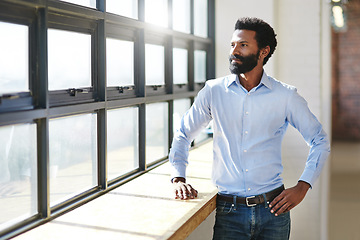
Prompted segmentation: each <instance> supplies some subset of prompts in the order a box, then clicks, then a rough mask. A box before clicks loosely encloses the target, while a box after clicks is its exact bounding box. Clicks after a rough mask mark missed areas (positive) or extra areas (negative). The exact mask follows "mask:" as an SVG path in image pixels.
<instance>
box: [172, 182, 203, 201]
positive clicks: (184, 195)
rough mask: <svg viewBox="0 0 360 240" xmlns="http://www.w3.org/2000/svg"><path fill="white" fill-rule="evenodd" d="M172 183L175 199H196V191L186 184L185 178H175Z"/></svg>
mask: <svg viewBox="0 0 360 240" xmlns="http://www.w3.org/2000/svg"><path fill="white" fill-rule="evenodd" d="M172 183H173V186H174V192H175V198H176V199H181V200H187V199H193V198H196V197H197V195H198V191H197V190H195V189H194V188H193V187H192V186H191V185H190V184H187V183H186V180H185V178H183V177H175V178H173V179H172Z"/></svg>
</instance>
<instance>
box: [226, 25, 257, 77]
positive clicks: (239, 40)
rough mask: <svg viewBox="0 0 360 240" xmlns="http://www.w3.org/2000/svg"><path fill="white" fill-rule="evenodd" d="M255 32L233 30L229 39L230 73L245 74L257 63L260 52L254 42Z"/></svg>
mask: <svg viewBox="0 0 360 240" xmlns="http://www.w3.org/2000/svg"><path fill="white" fill-rule="evenodd" d="M255 34H256V33H255V31H251V30H235V32H234V34H233V36H232V39H231V50H230V56H229V61H230V67H229V69H230V72H231V73H233V74H237V75H239V74H242V73H247V72H250V71H251V70H253V69H254V68H255V67H256V66H257V65H258V63H259V61H258V60H259V56H260V50H259V48H258V45H257V42H256V40H255Z"/></svg>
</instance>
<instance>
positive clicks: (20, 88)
mask: <svg viewBox="0 0 360 240" xmlns="http://www.w3.org/2000/svg"><path fill="white" fill-rule="evenodd" d="M0 32H1V33H2V34H1V37H0V52H1V58H0V95H2V94H6V93H15V92H26V91H29V45H28V42H29V40H28V39H29V38H28V35H29V33H28V27H27V26H24V25H20V24H12V23H5V22H0Z"/></svg>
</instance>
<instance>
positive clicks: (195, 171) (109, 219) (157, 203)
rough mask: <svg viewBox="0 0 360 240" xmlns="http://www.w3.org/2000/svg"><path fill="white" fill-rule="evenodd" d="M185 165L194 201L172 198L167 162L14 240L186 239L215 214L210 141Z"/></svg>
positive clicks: (215, 191) (197, 150)
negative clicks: (193, 188)
mask: <svg viewBox="0 0 360 240" xmlns="http://www.w3.org/2000/svg"><path fill="white" fill-rule="evenodd" d="M189 163H190V164H189V167H188V170H187V176H188V177H187V182H189V183H190V184H191V185H192V186H194V187H195V188H196V189H197V190H198V191H199V196H198V198H196V199H192V200H186V201H182V200H177V199H174V195H173V194H174V193H173V188H172V185H171V183H170V175H169V172H170V168H169V163H166V164H163V165H161V166H160V167H157V168H155V169H153V170H152V171H150V172H148V173H146V174H143V175H142V176H140V177H138V178H136V179H134V180H132V181H130V182H128V183H126V184H124V185H122V186H120V187H118V188H116V189H114V190H112V191H110V192H109V193H107V194H105V195H104V196H101V197H99V198H97V199H95V200H93V201H91V202H89V203H87V204H85V205H83V206H81V207H79V208H77V209H75V210H73V211H71V212H69V213H66V214H64V215H62V216H60V217H58V218H56V219H55V220H53V221H50V222H48V223H46V224H44V225H41V226H39V227H37V228H35V229H32V230H30V231H28V232H26V233H24V234H22V235H19V236H18V237H16V238H15V239H17V240H20V239H37V240H41V239H44V240H45V239H46V240H48V239H52V240H56V239H61V240H63V239H128V240H131V239H136V240H139V239H185V238H186V237H187V236H188V235H189V234H190V233H191V232H192V231H193V230H194V229H195V228H196V227H197V226H198V225H200V223H201V222H202V221H203V220H205V218H206V217H207V216H208V215H209V214H210V213H211V212H212V211H213V210H214V209H215V205H216V193H217V189H216V187H215V186H213V184H212V183H211V179H210V175H211V167H212V141H210V142H208V143H206V144H204V145H203V146H200V147H199V148H196V149H194V150H192V151H191V152H190V154H189Z"/></svg>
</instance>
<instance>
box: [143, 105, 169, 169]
mask: <svg viewBox="0 0 360 240" xmlns="http://www.w3.org/2000/svg"><path fill="white" fill-rule="evenodd" d="M168 119H169V117H168V104H167V103H152V104H148V105H146V163H147V164H151V163H153V162H155V161H157V160H160V159H163V158H164V157H166V156H167V154H168V151H169V148H168V145H169V141H168Z"/></svg>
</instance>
